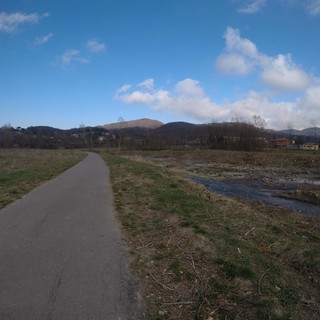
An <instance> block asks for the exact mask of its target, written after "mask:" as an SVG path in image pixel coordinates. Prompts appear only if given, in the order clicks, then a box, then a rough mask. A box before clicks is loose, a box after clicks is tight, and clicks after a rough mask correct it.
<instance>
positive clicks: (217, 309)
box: [104, 151, 320, 319]
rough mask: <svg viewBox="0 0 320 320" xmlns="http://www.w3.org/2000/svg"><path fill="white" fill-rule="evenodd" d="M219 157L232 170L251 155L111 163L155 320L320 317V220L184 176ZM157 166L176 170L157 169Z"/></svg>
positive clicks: (118, 206)
mask: <svg viewBox="0 0 320 320" xmlns="http://www.w3.org/2000/svg"><path fill="white" fill-rule="evenodd" d="M174 154H176V157H175V158H174V157H173V156H174ZM214 155H215V161H220V163H223V164H226V162H225V161H226V159H229V160H230V159H232V161H235V160H234V159H235V158H237V159H238V160H239V159H245V158H244V157H248V156H250V155H245V154H241V153H239V154H236V153H232V156H231V157H230V155H229V157H228V156H227V154H226V153H223V154H222V155H220V156H219V155H218V153H216V152H203V153H202V154H200V155H199V153H197V154H196V155H191V154H186V153H183V152H181V153H180V152H178V153H172V152H171V151H168V152H161V153H146V154H141V153H140V154H136V155H135V160H133V161H132V160H128V159H124V158H119V157H115V156H113V155H111V154H104V158H105V159H106V161H107V163H108V164H109V166H110V168H111V174H112V183H113V188H114V192H115V201H116V209H117V211H118V213H119V218H120V220H121V223H122V225H123V229H124V232H125V237H126V240H127V243H128V245H129V247H130V249H131V252H132V254H133V256H134V262H133V265H134V267H135V270H136V272H137V275H138V276H139V278H140V280H141V282H142V284H143V290H144V297H145V300H146V303H147V307H148V310H147V313H148V316H147V317H148V318H149V319H312V318H313V319H317V318H319V317H320V269H319V265H320V239H319V234H320V223H319V219H317V218H312V217H306V216H302V215H299V214H296V213H293V212H290V211H286V210H283V209H279V208H272V207H267V206H261V205H257V204H251V203H246V202H239V201H236V200H232V199H227V198H225V197H222V196H218V195H216V194H213V193H210V192H208V191H206V190H205V189H204V188H203V187H200V186H198V185H195V184H194V183H192V182H190V181H188V180H186V179H185V178H184V177H183V176H181V175H180V173H177V170H176V169H177V166H178V165H180V164H181V163H180V162H181V161H182V160H183V161H185V160H190V159H191V158H192V160H194V159H198V160H199V159H200V158H201V157H203V158H201V160H202V161H203V162H206V161H212V160H210V159H212V158H211V157H212V156H214ZM146 156H147V159H146V158H145V157H146ZM258 156H259V157H260V155H257V157H258ZM151 158H152V159H160V160H161V162H163V159H165V158H167V159H169V158H170V159H171V160H172V159H174V161H173V162H172V161H171V160H170V161H169V162H165V163H164V165H162V166H158V165H157V166H154V165H152V164H149V163H148V162H149V161H150V159H151ZM217 159H219V160H217ZM256 160H257V159H255V161H256ZM146 161H147V162H146ZM239 161H240V162H241V161H244V160H239ZM260 161H264V160H260ZM299 161H302V160H301V159H300V160H299ZM156 162H157V161H156ZM157 163H159V162H157ZM168 163H171V165H169V167H170V168H167V166H168ZM179 163H180V164H179ZM229 163H230V161H229ZM244 163H245V162H243V163H242V164H244ZM236 165H239V163H238V162H237V163H236ZM272 165H276V162H274V163H272ZM295 166H296V169H297V170H300V169H301V167H299V166H297V165H295ZM172 169H174V171H172Z"/></svg>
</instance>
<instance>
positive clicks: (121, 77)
mask: <svg viewBox="0 0 320 320" xmlns="http://www.w3.org/2000/svg"><path fill="white" fill-rule="evenodd" d="M319 39H320V0H91V1H83V0H63V1H61V0H55V1H52V0H15V1H12V0H1V3H0V126H2V125H4V124H6V123H10V124H11V125H12V126H14V127H17V126H21V127H28V126H34V125H49V126H54V127H58V128H71V127H78V126H79V125H80V124H85V125H87V126H95V125H102V124H106V123H111V122H117V121H118V119H119V118H120V117H122V118H123V119H125V120H133V119H138V118H152V119H157V120H160V121H163V122H165V123H166V122H172V121H188V122H193V123H208V122H212V121H215V122H221V121H230V120H235V119H241V120H245V121H251V119H252V116H254V115H258V116H260V117H262V118H264V119H265V120H266V122H267V127H269V128H277V129H280V128H283V129H285V128H288V127H294V128H297V129H301V128H305V127H310V126H314V125H317V126H320V40H319Z"/></svg>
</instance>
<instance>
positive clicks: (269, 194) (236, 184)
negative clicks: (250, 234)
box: [192, 176, 320, 217]
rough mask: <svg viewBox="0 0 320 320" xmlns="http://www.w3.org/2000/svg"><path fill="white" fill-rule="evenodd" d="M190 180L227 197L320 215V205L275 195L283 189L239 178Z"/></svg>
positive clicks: (196, 178)
mask: <svg viewBox="0 0 320 320" xmlns="http://www.w3.org/2000/svg"><path fill="white" fill-rule="evenodd" d="M192 180H194V181H195V182H197V183H199V184H202V185H203V186H205V187H206V188H207V189H208V190H210V191H212V192H216V193H218V194H222V195H225V196H227V197H234V198H240V199H243V200H248V201H254V202H258V203H261V204H267V205H274V206H279V207H282V208H286V209H290V210H295V211H298V212H300V213H304V214H308V215H313V216H317V217H320V206H319V205H315V204H311V203H307V202H303V201H299V200H294V199H284V198H281V197H277V196H276V195H277V194H280V193H281V192H282V191H283V190H276V189H261V188H255V187H251V186H248V185H246V184H245V183H244V182H242V181H241V180H223V181H221V180H213V179H207V178H202V177H195V176H193V177H192Z"/></svg>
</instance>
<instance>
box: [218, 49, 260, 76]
mask: <svg viewBox="0 0 320 320" xmlns="http://www.w3.org/2000/svg"><path fill="white" fill-rule="evenodd" d="M216 67H217V69H218V70H219V72H221V73H224V74H229V75H232V74H235V75H246V74H249V73H250V72H251V71H252V69H253V68H254V63H252V61H250V60H249V59H246V58H245V57H244V56H242V55H240V54H237V53H225V54H222V55H220V56H219V57H218V58H217V60H216Z"/></svg>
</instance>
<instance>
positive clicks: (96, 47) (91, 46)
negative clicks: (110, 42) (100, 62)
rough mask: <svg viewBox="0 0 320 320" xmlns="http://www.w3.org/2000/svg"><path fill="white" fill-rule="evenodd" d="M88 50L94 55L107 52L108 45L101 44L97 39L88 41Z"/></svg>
mask: <svg viewBox="0 0 320 320" xmlns="http://www.w3.org/2000/svg"><path fill="white" fill-rule="evenodd" d="M86 48H87V50H89V51H90V52H93V53H101V52H105V51H106V45H105V44H104V43H101V42H99V41H98V40H97V39H91V40H88V41H87V43H86Z"/></svg>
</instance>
